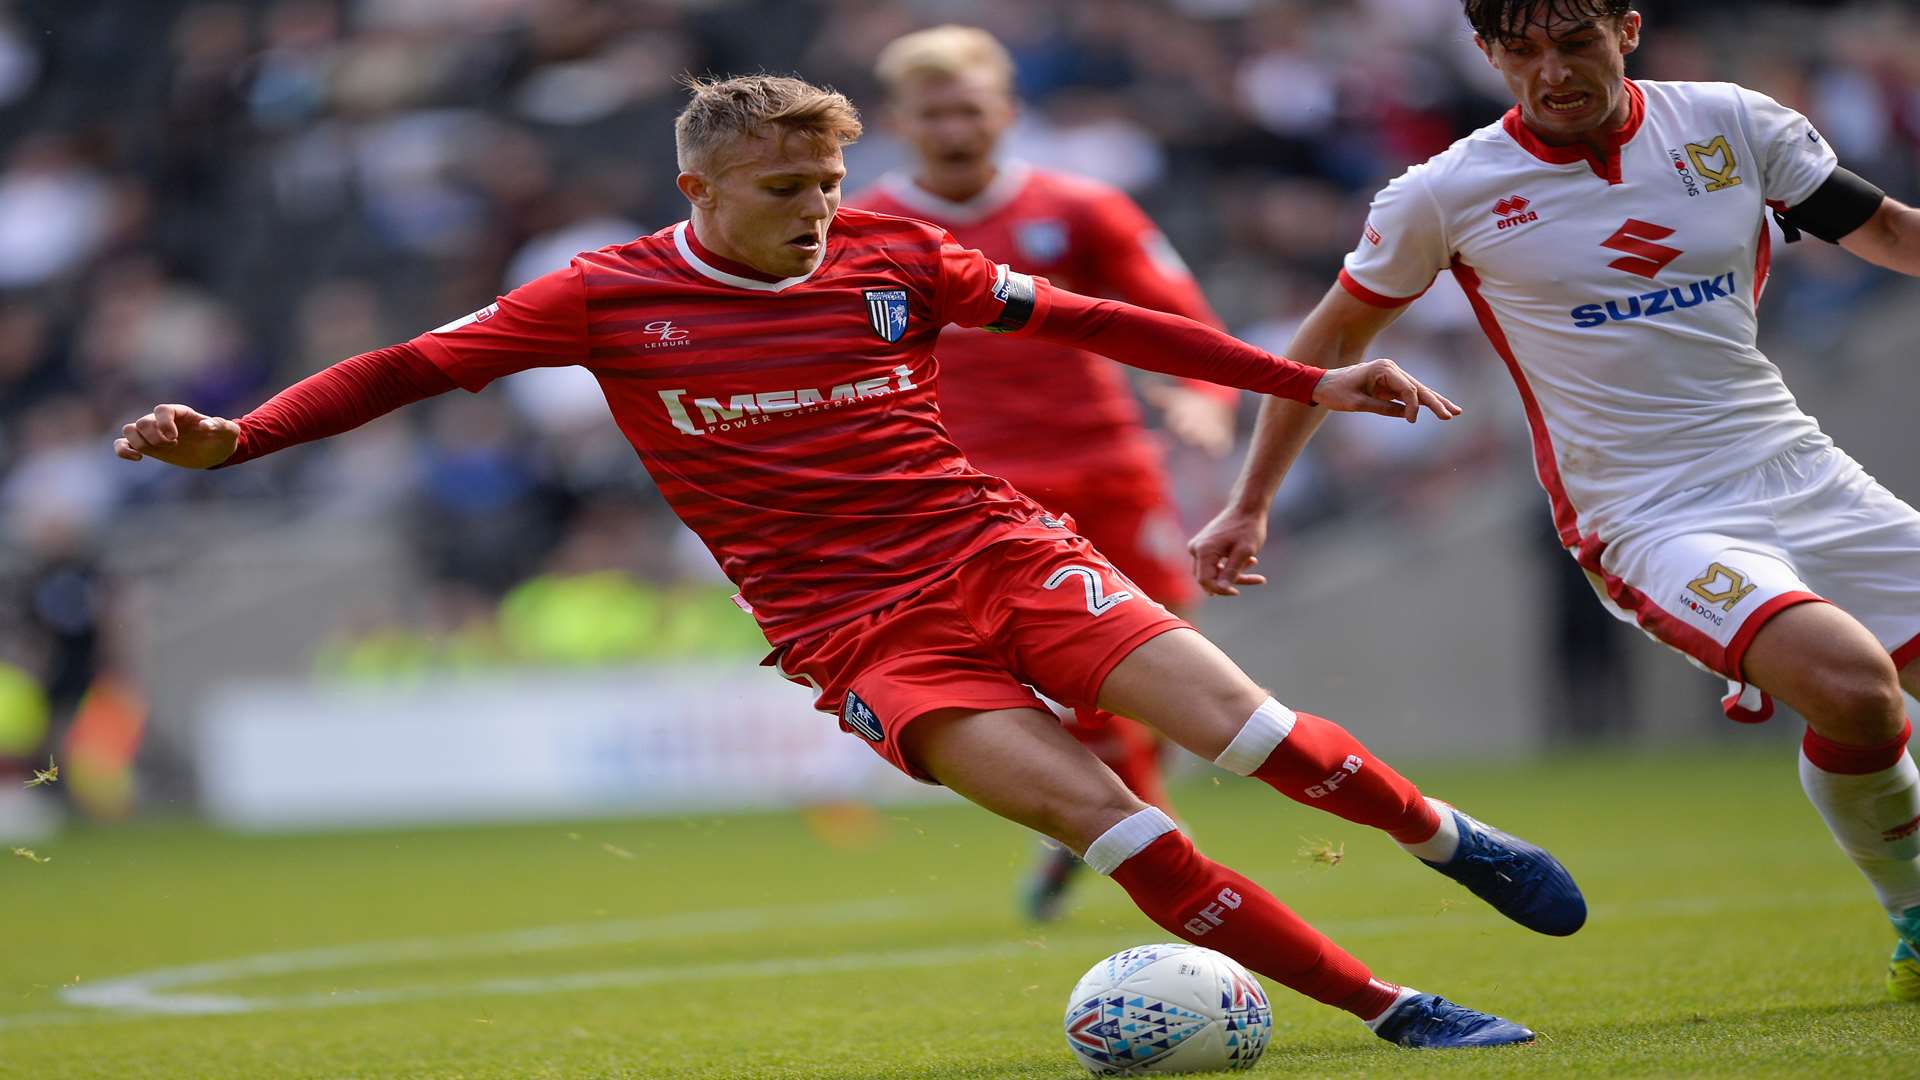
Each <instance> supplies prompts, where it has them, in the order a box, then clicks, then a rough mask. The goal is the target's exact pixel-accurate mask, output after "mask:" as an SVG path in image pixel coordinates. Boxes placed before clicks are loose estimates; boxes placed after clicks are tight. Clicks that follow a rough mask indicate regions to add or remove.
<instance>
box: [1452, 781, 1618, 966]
mask: <svg viewBox="0 0 1920 1080" xmlns="http://www.w3.org/2000/svg"><path fill="white" fill-rule="evenodd" d="M1448 809H1449V810H1451V812H1452V813H1453V819H1454V822H1455V824H1456V825H1458V827H1459V829H1460V847H1459V849H1458V850H1456V851H1455V852H1454V853H1453V858H1451V859H1448V860H1447V861H1446V862H1444V863H1437V862H1428V861H1427V860H1425V859H1422V860H1420V861H1421V862H1424V863H1426V864H1427V865H1428V866H1431V867H1433V868H1434V869H1435V870H1438V871H1440V872H1441V873H1443V874H1445V875H1447V876H1448V877H1450V878H1452V879H1453V880H1455V881H1457V882H1459V883H1460V884H1462V885H1465V886H1466V887H1467V889H1468V891H1470V892H1472V893H1473V895H1475V896H1477V897H1479V898H1480V899H1482V900H1485V901H1486V902H1487V903H1489V904H1492V905H1493V908H1494V910H1495V911H1498V912H1499V913H1500V914H1502V915H1505V916H1506V917H1507V918H1509V919H1512V920H1513V921H1514V922H1517V923H1519V924H1520V925H1521V926H1524V927H1526V928H1527V929H1529V930H1537V931H1539V932H1540V933H1542V934H1552V935H1554V936H1556V937H1565V936H1566V935H1568V934H1571V933H1573V932H1574V931H1575V930H1578V929H1580V927H1581V926H1583V925H1585V923H1586V921H1587V899H1586V897H1584V896H1581V895H1580V886H1578V885H1575V884H1574V883H1573V875H1571V874H1569V873H1567V868H1566V867H1564V866H1561V865H1560V860H1558V859H1556V858H1554V857H1553V856H1552V855H1549V854H1547V853H1546V851H1544V850H1543V849H1541V848H1537V847H1535V846H1533V845H1532V844H1529V843H1527V842H1526V841H1525V840H1521V839H1519V838H1518V837H1514V836H1509V835H1507V834H1506V833H1503V832H1501V831H1500V830H1499V829H1496V828H1494V827H1493V826H1491V825H1487V824H1485V823H1483V822H1479V821H1475V820H1474V819H1473V818H1470V817H1468V816H1467V815H1465V814H1463V813H1461V812H1460V811H1458V810H1452V808H1451V807H1449V808H1448Z"/></svg>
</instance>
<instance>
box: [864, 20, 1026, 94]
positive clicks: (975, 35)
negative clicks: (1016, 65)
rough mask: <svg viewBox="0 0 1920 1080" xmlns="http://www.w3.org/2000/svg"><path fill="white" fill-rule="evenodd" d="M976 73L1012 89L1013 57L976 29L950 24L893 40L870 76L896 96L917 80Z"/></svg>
mask: <svg viewBox="0 0 1920 1080" xmlns="http://www.w3.org/2000/svg"><path fill="white" fill-rule="evenodd" d="M978 70H984V71H987V72H990V73H992V75H993V77H994V78H995V79H996V80H997V81H998V82H999V83H1000V85H1002V86H1004V87H1007V88H1009V89H1011V88H1012V86H1013V57H1012V55H1010V54H1009V53H1008V52H1007V47H1006V46H1005V45H1002V44H1000V41H999V39H998V38H995V37H994V36H993V35H992V34H989V33H987V32H986V31H985V30H982V29H980V28H979V27H977V26H956V25H953V24H951V23H949V24H948V25H945V26H936V27H933V28H931V29H928V30H916V31H914V32H913V33H911V34H907V35H905V36H903V37H897V38H894V39H893V40H892V41H891V42H889V43H888V44H887V47H886V48H884V49H881V50H880V55H879V57H878V58H877V59H875V60H874V62H873V73H874V75H875V76H877V77H878V78H879V79H880V82H881V84H882V85H883V86H885V87H886V88H887V92H888V93H898V92H899V91H900V88H901V87H902V86H904V85H905V84H906V83H907V81H908V80H910V79H913V78H916V77H920V76H927V75H932V76H936V77H940V78H948V79H951V78H955V77H958V76H960V75H963V74H965V73H966V72H969V71H978Z"/></svg>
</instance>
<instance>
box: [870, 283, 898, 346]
mask: <svg viewBox="0 0 1920 1080" xmlns="http://www.w3.org/2000/svg"><path fill="white" fill-rule="evenodd" d="M866 297H867V322H868V323H870V324H871V325H872V326H873V332H874V333H876V334H879V335H880V340H882V341H899V340H900V338H901V337H902V336H904V335H905V334H906V332H907V290H905V289H868V290H867V291H866Z"/></svg>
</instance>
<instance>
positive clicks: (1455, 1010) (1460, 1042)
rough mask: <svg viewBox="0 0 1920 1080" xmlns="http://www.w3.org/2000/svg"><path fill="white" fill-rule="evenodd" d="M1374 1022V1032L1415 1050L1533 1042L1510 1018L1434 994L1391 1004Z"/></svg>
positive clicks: (1530, 1034) (1396, 1043) (1529, 1035)
mask: <svg viewBox="0 0 1920 1080" xmlns="http://www.w3.org/2000/svg"><path fill="white" fill-rule="evenodd" d="M1378 1023H1379V1026H1378V1027H1375V1028H1374V1029H1373V1033H1374V1034H1375V1035H1378V1036H1380V1037H1381V1038H1383V1039H1385V1040H1387V1041H1388V1042H1390V1043H1394V1044H1395V1045H1398V1046H1411V1047H1413V1048H1414V1049H1416V1050H1453V1049H1459V1048H1462V1047H1471V1046H1510V1045H1512V1044H1514V1043H1530V1042H1532V1041H1533V1032H1531V1031H1528V1030H1527V1029H1526V1028H1523V1027H1521V1026H1520V1025H1519V1024H1516V1023H1514V1022H1513V1021H1511V1020H1502V1019H1500V1018H1499V1017H1497V1016H1494V1015H1492V1014H1490V1013H1483V1012H1475V1011H1474V1010H1472V1009H1469V1008H1467V1007H1465V1006H1463V1005H1455V1004H1454V1003H1453V1002H1451V1001H1448V1000H1447V999H1446V998H1443V997H1441V996H1440V995H1438V994H1415V995H1414V996H1412V997H1410V998H1408V999H1407V1000H1405V1001H1403V1002H1401V1003H1400V1004H1398V1005H1396V1006H1394V1007H1393V1009H1392V1010H1391V1011H1389V1012H1388V1013H1387V1015H1386V1017H1385V1018H1384V1019H1382V1020H1380V1021H1379V1022H1378Z"/></svg>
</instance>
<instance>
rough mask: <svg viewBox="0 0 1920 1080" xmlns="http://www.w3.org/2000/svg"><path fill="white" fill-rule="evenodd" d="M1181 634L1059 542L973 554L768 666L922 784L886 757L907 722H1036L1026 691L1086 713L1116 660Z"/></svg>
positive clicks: (1171, 619)
mask: <svg viewBox="0 0 1920 1080" xmlns="http://www.w3.org/2000/svg"><path fill="white" fill-rule="evenodd" d="M1187 625H1188V623H1187V622H1186V620H1184V619H1181V618H1179V617H1178V616H1176V615H1174V614H1173V613H1172V612H1169V611H1168V610H1167V609H1166V608H1164V607H1161V606H1160V604H1159V603H1157V602H1156V601H1154V600H1153V599H1151V598H1150V597H1148V596H1147V595H1146V594H1145V593H1144V592H1143V591H1142V590H1141V589H1140V587H1139V586H1138V585H1136V584H1134V583H1133V582H1132V581H1130V580H1128V578H1127V577H1126V576H1124V575H1122V574H1121V573H1120V572H1119V571H1118V570H1116V569H1114V567H1113V564H1112V563H1110V562H1108V561H1107V559H1106V557H1105V556H1103V555H1101V554H1100V552H1098V551H1096V550H1095V549H1094V546H1093V545H1092V544H1090V543H1088V542H1087V541H1086V540H1085V539H1084V538H1082V537H1079V536H1076V535H1074V534H1072V533H1062V534H1061V536H1060V538H1059V539H1057V540H1054V539H1021V540H1008V541H1004V542H1002V543H999V544H995V545H993V546H991V547H988V548H985V549H982V550H981V551H980V552H978V553H977V554H975V555H974V556H972V557H971V558H969V559H967V560H966V561H965V562H962V563H961V564H960V565H959V566H958V567H957V568H956V569H955V570H954V571H953V573H951V574H949V575H947V576H946V577H944V578H941V579H940V580H939V581H937V582H935V583H934V584H932V585H930V586H928V587H927V588H926V589H924V590H922V591H921V592H918V593H915V594H914V595H913V596H910V597H908V598H907V599H905V600H902V601H900V602H899V603H897V604H894V605H892V606H890V607H885V608H881V609H880V610H879V611H874V612H869V613H867V614H865V615H862V616H860V617H859V618H857V619H854V620H852V621H850V622H847V623H843V624H841V625H840V626H836V627H834V628H833V629H832V630H829V631H827V632H826V633H824V634H820V635H818V636H816V637H811V638H808V639H806V640H804V641H799V642H795V643H793V644H792V645H789V646H787V647H786V648H785V649H783V650H782V651H781V652H780V653H779V654H778V658H777V663H778V666H779V669H780V673H781V674H783V675H785V676H786V677H787V678H789V679H792V680H793V681H794V682H797V683H802V684H804V685H807V686H810V687H812V688H813V689H814V692H815V695H816V697H815V698H814V707H815V708H818V709H820V710H821V711H822V712H831V713H838V714H839V716H840V727H841V729H842V730H844V731H847V732H850V733H852V734H855V735H858V736H860V737H862V738H864V739H865V740H866V741H867V743H868V745H870V746H872V747H873V749H874V751H875V752H876V753H878V754H879V755H880V756H881V757H883V758H886V759H887V760H888V761H889V762H891V763H893V765H894V767H896V768H898V769H899V770H900V771H902V772H904V773H906V774H907V775H908V776H911V777H913V778H914V779H916V780H927V781H928V782H931V780H930V778H929V777H927V776H925V775H924V774H923V773H921V772H920V770H919V769H917V768H915V767H914V766H913V765H912V764H911V763H909V762H908V761H907V760H906V759H905V758H904V757H903V756H902V755H901V753H900V735H901V732H903V731H905V730H906V727H907V725H908V724H910V723H912V722H913V721H915V720H917V719H919V718H920V717H922V716H925V715H926V714H928V713H930V712H934V711H936V710H939V709H973V710H978V711H986V710H989V709H1014V708H1033V709H1040V710H1043V711H1047V706H1046V704H1045V703H1044V702H1042V701H1041V700H1040V698H1039V697H1038V696H1037V695H1035V693H1034V689H1035V688H1038V689H1039V690H1040V692H1041V693H1044V694H1046V695H1047V696H1048V697H1050V698H1052V699H1053V700H1055V701H1058V702H1060V703H1062V704H1064V705H1092V704H1093V702H1094V700H1095V698H1097V697H1098V696H1099V693H1100V685H1101V684H1102V683H1104V682H1105V681H1106V679H1107V675H1108V673H1110V672H1111V671H1112V670H1113V669H1114V667H1115V666H1116V665H1117V664H1119V663H1120V661H1121V659H1122V658H1124V657H1125V656H1126V655H1127V654H1128V653H1130V652H1132V651H1133V650H1134V649H1136V648H1138V647H1139V646H1140V644H1141V643H1142V642H1144V641H1146V640H1148V639H1149V638H1153V637H1157V636H1159V635H1160V634H1164V633H1166V632H1167V631H1169V630H1174V629H1178V628H1180V627H1184V626H1187Z"/></svg>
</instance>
